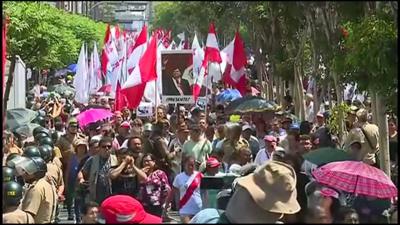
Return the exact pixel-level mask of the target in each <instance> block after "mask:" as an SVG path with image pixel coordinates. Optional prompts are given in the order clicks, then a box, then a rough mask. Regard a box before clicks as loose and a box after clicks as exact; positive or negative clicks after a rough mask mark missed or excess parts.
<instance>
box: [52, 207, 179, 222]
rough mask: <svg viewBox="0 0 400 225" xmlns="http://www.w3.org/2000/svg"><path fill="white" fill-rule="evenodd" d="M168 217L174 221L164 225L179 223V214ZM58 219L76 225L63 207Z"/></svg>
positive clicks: (175, 213) (174, 213) (171, 214)
mask: <svg viewBox="0 0 400 225" xmlns="http://www.w3.org/2000/svg"><path fill="white" fill-rule="evenodd" d="M168 215H169V216H170V217H171V218H172V219H173V221H171V222H165V223H164V224H176V223H179V221H180V219H179V215H178V212H176V211H172V212H169V213H168ZM58 218H59V219H60V222H59V224H74V223H75V220H68V212H67V209H64V207H63V205H60V213H59V215H58Z"/></svg>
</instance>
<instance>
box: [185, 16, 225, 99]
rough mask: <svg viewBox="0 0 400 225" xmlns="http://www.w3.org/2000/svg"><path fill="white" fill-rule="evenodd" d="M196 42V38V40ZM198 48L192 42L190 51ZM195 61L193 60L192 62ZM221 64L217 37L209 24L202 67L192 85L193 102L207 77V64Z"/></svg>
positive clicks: (212, 25)
mask: <svg viewBox="0 0 400 225" xmlns="http://www.w3.org/2000/svg"><path fill="white" fill-rule="evenodd" d="M196 41H197V38H196ZM197 46H200V45H199V44H198V41H197V43H195V40H193V44H192V49H195V48H196V49H198V48H199V47H197ZM194 61H195V60H193V62H194ZM221 62H222V59H221V54H220V52H219V47H218V41H217V35H216V34H215V27H214V23H211V24H210V27H209V30H208V36H207V42H206V48H205V53H204V59H203V63H202V67H201V70H200V73H199V75H198V77H197V79H195V82H194V85H193V98H194V100H195V101H197V98H198V96H199V94H200V91H201V87H202V85H203V81H204V80H205V77H206V75H207V72H206V71H207V69H208V66H209V65H208V63H210V64H212V63H215V64H219V63H221Z"/></svg>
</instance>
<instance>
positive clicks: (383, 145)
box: [376, 94, 390, 177]
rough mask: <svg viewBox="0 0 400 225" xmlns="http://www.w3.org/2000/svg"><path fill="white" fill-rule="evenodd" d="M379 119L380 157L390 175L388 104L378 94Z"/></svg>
mask: <svg viewBox="0 0 400 225" xmlns="http://www.w3.org/2000/svg"><path fill="white" fill-rule="evenodd" d="M376 106H377V107H376V109H377V121H378V124H377V125H378V127H379V153H378V155H379V159H380V165H379V166H380V168H381V170H383V172H385V173H386V175H388V177H390V153H389V128H388V120H387V117H386V105H385V104H384V103H383V98H382V97H381V96H379V95H378V94H376Z"/></svg>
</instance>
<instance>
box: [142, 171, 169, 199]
mask: <svg viewBox="0 0 400 225" xmlns="http://www.w3.org/2000/svg"><path fill="white" fill-rule="evenodd" d="M170 190H171V186H170V185H169V183H168V177H167V175H166V174H165V172H164V171H162V170H156V171H154V172H153V173H151V174H150V175H149V176H148V177H147V179H146V181H144V182H143V183H142V184H141V185H140V198H141V200H142V203H143V205H145V206H161V205H162V204H164V203H165V200H166V198H167V195H168V193H169V191H170Z"/></svg>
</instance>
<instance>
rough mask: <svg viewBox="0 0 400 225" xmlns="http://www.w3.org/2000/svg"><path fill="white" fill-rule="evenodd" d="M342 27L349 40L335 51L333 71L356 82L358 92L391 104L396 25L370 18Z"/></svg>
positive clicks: (395, 72) (395, 84)
mask: <svg viewBox="0 0 400 225" xmlns="http://www.w3.org/2000/svg"><path fill="white" fill-rule="evenodd" d="M389 18H390V17H389ZM344 26H345V28H346V29H347V31H348V32H349V36H348V38H346V39H345V40H344V41H343V43H342V47H341V49H340V50H337V54H336V58H335V61H334V66H335V69H336V70H337V71H339V72H341V73H342V74H343V79H344V81H356V82H358V84H359V87H360V89H361V90H368V91H372V92H377V93H378V94H380V95H382V96H384V97H386V98H387V100H388V101H390V102H392V103H393V99H397V83H398V80H397V74H398V70H397V65H398V56H397V38H398V37H397V25H396V24H395V21H393V20H387V19H382V18H378V17H377V16H371V17H366V18H364V19H363V20H361V21H358V22H357V21H356V22H348V23H346V24H345V25H344ZM392 103H391V105H392Z"/></svg>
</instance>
